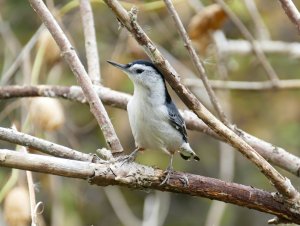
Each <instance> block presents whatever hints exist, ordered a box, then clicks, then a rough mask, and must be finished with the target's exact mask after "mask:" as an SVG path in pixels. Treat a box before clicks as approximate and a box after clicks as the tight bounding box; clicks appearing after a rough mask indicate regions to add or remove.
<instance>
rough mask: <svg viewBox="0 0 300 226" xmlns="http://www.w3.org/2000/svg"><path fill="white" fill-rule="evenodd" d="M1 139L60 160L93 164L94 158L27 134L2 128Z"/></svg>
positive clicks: (0, 130) (0, 129)
mask: <svg viewBox="0 0 300 226" xmlns="http://www.w3.org/2000/svg"><path fill="white" fill-rule="evenodd" d="M0 139H1V140H5V141H8V142H10V143H13V144H19V145H22V146H25V147H29V148H33V149H35V150H38V151H41V152H43V153H45V154H49V155H53V156H56V157H60V158H68V159H75V160H79V161H88V162H92V161H93V158H94V156H93V155H89V154H84V153H82V152H79V151H76V150H74V149H71V148H67V147H65V146H62V145H59V144H55V143H52V142H50V141H47V140H43V139H40V138H37V137H34V136H30V135H27V134H25V133H21V132H18V131H16V130H13V129H7V128H3V127H0Z"/></svg>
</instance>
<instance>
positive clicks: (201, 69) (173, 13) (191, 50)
mask: <svg viewBox="0 0 300 226" xmlns="http://www.w3.org/2000/svg"><path fill="white" fill-rule="evenodd" d="M164 2H165V4H166V6H167V9H168V11H169V13H170V15H171V17H172V18H173V20H174V23H175V25H176V28H177V30H178V31H179V34H180V35H181V38H182V40H183V42H184V46H185V47H186V48H187V50H188V52H189V54H190V58H191V59H192V61H193V63H194V65H195V67H196V69H197V72H198V74H199V75H200V78H201V80H202V82H203V85H204V87H205V89H206V92H207V94H208V96H209V98H210V101H211V103H212V105H213V107H214V109H215V110H216V112H217V114H218V116H219V119H220V120H221V121H222V122H223V123H224V124H225V125H227V124H229V121H228V119H227V117H226V115H225V113H224V111H223V110H222V107H221V105H220V103H219V101H218V99H217V96H216V94H215V92H214V91H213V89H212V87H211V84H210V83H209V81H208V76H207V74H206V71H205V69H204V66H203V63H202V62H201V60H200V59H199V57H198V55H197V53H196V50H195V49H194V48H193V46H192V43H191V40H190V38H189V37H188V34H187V32H186V30H185V28H184V26H183V24H182V22H181V20H180V18H179V15H178V13H177V12H176V9H175V7H174V5H173V4H172V2H171V1H170V0H164Z"/></svg>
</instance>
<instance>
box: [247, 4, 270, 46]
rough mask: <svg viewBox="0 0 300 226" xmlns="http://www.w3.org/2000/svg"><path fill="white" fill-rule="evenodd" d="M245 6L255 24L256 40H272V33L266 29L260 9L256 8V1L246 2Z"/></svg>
mask: <svg viewBox="0 0 300 226" xmlns="http://www.w3.org/2000/svg"><path fill="white" fill-rule="evenodd" d="M244 2H245V5H246V7H247V9H248V12H249V14H250V17H251V19H252V21H253V22H254V26H255V33H256V38H257V39H258V40H268V39H270V33H269V31H268V28H267V27H266V25H265V23H264V21H263V19H262V17H261V15H260V13H259V12H258V9H257V7H256V3H255V0H244Z"/></svg>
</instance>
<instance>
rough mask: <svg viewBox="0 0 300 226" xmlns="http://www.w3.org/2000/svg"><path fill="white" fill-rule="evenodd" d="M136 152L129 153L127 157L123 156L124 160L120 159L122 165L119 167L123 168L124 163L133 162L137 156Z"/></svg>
mask: <svg viewBox="0 0 300 226" xmlns="http://www.w3.org/2000/svg"><path fill="white" fill-rule="evenodd" d="M137 152H138V150H137V149H136V150H134V151H133V152H131V153H130V154H129V155H127V156H125V157H124V158H122V159H121V161H122V164H121V166H123V165H124V164H125V163H131V162H133V161H134V160H135V158H136V155H137Z"/></svg>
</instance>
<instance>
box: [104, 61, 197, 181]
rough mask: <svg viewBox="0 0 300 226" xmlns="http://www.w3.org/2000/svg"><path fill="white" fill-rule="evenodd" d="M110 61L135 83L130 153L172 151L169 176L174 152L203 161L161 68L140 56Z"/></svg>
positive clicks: (168, 170)
mask: <svg viewBox="0 0 300 226" xmlns="http://www.w3.org/2000/svg"><path fill="white" fill-rule="evenodd" d="M108 63H110V64H112V65H113V66H115V67H117V68H119V69H121V70H122V71H123V72H125V73H126V74H127V75H128V77H129V78H130V79H131V81H132V82H133V83H134V94H133V97H132V98H131V100H130V101H129V103H128V105H127V111H128V116H129V123H130V126H131V130H132V133H133V136H134V139H135V144H136V147H137V148H136V149H135V150H134V151H133V152H132V153H131V154H130V155H129V157H130V158H131V159H134V157H135V155H136V154H137V152H138V151H140V150H145V149H151V150H161V151H164V152H165V153H167V154H169V155H170V162H169V166H168V168H167V170H166V173H167V174H166V177H165V179H164V180H163V182H162V184H164V183H166V182H168V180H169V178H170V175H171V173H172V170H173V155H174V154H175V152H177V151H178V152H179V153H180V156H181V157H182V158H183V159H185V160H189V159H191V158H192V159H194V160H197V161H199V160H200V159H199V157H198V156H197V155H196V153H195V152H194V151H193V150H192V148H191V147H190V145H189V143H188V139H187V133H186V126H185V122H184V120H183V118H182V116H181V115H180V113H179V111H178V109H177V107H176V105H175V104H174V102H173V101H172V99H171V96H170V95H169V93H168V90H167V87H166V83H165V80H164V77H163V75H162V74H161V72H160V71H159V70H158V69H157V68H156V67H155V65H154V64H153V63H151V62H149V61H144V60H137V61H134V62H131V63H128V64H119V63H115V62H112V61H108Z"/></svg>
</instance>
